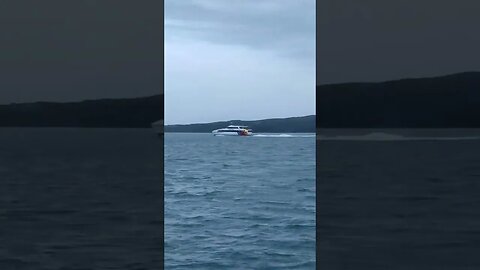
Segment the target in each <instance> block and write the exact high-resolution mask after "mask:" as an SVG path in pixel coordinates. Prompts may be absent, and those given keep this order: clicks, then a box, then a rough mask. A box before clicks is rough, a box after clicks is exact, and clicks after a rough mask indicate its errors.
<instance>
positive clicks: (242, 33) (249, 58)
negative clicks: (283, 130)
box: [165, 0, 315, 124]
mask: <svg viewBox="0 0 480 270" xmlns="http://www.w3.org/2000/svg"><path fill="white" fill-rule="evenodd" d="M314 113H315V1H313V0H295V1H291V0H261V1H258V0H237V1H234V0H232V1H225V0H183V1H178V0H166V1H165V123H166V124H181V123H197V122H210V121H219V120H231V119H242V120H244V119H245V120H247V119H262V118H270V117H289V116H300V115H308V114H314Z"/></svg>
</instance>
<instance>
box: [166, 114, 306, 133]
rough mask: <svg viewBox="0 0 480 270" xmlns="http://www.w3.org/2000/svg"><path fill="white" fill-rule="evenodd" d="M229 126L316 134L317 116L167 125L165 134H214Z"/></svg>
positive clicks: (262, 130)
mask: <svg viewBox="0 0 480 270" xmlns="http://www.w3.org/2000/svg"><path fill="white" fill-rule="evenodd" d="M228 125H245V126H249V127H250V128H252V129H253V132H255V133H258V132H275V133H276V132H290V133H292V132H305V133H308V132H315V115H309V116H302V117H290V118H276V119H264V120H255V121H242V120H230V121H223V122H213V123H202V124H190V125H167V126H165V132H212V130H214V129H219V128H223V127H226V126H228Z"/></svg>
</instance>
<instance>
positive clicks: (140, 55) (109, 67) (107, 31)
mask: <svg viewBox="0 0 480 270" xmlns="http://www.w3.org/2000/svg"><path fill="white" fill-rule="evenodd" d="M161 8H162V1H158V0H141V1H131V0H101V1H98V0H73V1H66V0H41V1H39V0H4V1H1V2H0V104H5V103H11V102H26V101H44V100H46V101H70V100H73V101H75V100H83V99H97V98H117V97H139V96H148V95H154V94H159V93H161V91H162V88H163V86H162V82H161V76H162V72H163V66H162V65H163V63H162V62H163V61H162V57H161V50H162V49H161V47H162V42H163V38H162V32H161V25H162V16H161V14H162V13H161Z"/></svg>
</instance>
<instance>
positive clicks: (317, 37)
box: [315, 1, 320, 269]
mask: <svg viewBox="0 0 480 270" xmlns="http://www.w3.org/2000/svg"><path fill="white" fill-rule="evenodd" d="M318 14H320V10H319V5H318V2H317V1H316V2H315V25H316V27H315V77H316V78H315V101H317V100H318V91H317V88H318V84H319V81H320V79H319V78H320V74H319V68H318V63H319V61H320V59H319V53H318V44H319V43H320V36H319V28H320V27H319V22H320V20H319V19H318ZM317 104H318V102H315V115H316V116H315V118H316V120H315V125H316V136H315V162H316V163H315V164H316V166H315V180H316V181H315V200H316V207H315V221H316V222H315V224H316V226H315V228H316V230H315V243H316V245H315V246H316V250H315V253H316V265H317V269H319V265H320V264H319V258H320V249H319V248H318V243H319V240H320V234H319V226H320V221H319V217H320V215H319V207H318V202H319V200H318V196H319V191H318V189H319V173H318V160H319V156H318V139H317V138H318V136H319V130H318V129H319V125H318V107H317Z"/></svg>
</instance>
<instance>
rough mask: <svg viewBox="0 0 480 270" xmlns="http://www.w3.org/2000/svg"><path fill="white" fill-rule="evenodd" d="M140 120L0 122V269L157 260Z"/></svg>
mask: <svg viewBox="0 0 480 270" xmlns="http://www.w3.org/2000/svg"><path fill="white" fill-rule="evenodd" d="M162 160H163V157H162V145H161V140H159V138H158V137H157V136H156V135H155V134H153V132H152V131H151V130H149V129H145V130H143V129H130V130H129V129H55V128H51V129H31V128H24V129H11V128H2V129H0V269H78V270H79V269H162V261H161V255H162V250H161V248H162V242H163V239H162V215H161V209H162V198H161V194H162V187H161V173H162V169H163V166H162V165H163V164H162Z"/></svg>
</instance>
